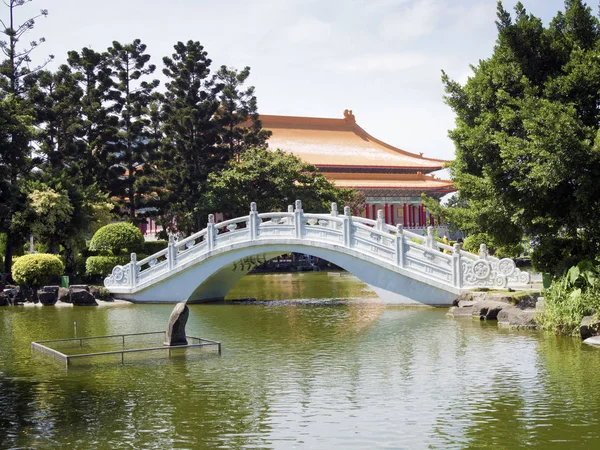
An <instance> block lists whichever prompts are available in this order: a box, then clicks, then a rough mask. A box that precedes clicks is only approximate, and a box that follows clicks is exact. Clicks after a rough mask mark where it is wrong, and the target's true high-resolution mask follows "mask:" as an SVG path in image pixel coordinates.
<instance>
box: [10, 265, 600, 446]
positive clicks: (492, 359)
mask: <svg viewBox="0 0 600 450" xmlns="http://www.w3.org/2000/svg"><path fill="white" fill-rule="evenodd" d="M230 296H231V297H234V298H240V297H255V298H257V299H271V300H283V299H287V300H296V301H293V302H279V303H275V302H269V303H266V304H259V305H247V304H235V305H231V304H213V305H191V306H190V317H189V320H188V325H187V332H188V335H191V336H198V337H204V338H208V339H215V340H218V341H221V342H222V343H223V353H222V356H220V357H219V356H218V355H215V354H214V353H209V352H206V353H200V354H199V353H196V352H187V353H186V354H184V355H179V356H173V357H172V358H170V359H169V358H166V357H160V356H159V355H148V356H147V357H144V358H143V359H137V360H128V359H126V360H125V364H120V362H119V363H117V362H115V361H101V362H98V363H91V364H77V365H74V366H73V367H70V368H69V369H68V370H67V369H65V368H64V366H63V365H61V364H59V363H57V362H53V361H50V360H48V359H47V358H44V357H40V356H36V355H32V352H31V349H30V343H31V341H35V340H41V339H53V338H66V337H72V336H74V334H75V330H74V327H73V323H74V322H75V321H76V322H77V331H76V333H77V336H93V335H107V334H118V333H134V332H145V331H155V330H162V329H164V328H165V326H166V322H167V319H168V317H169V314H170V312H171V310H172V308H173V305H129V304H127V305H103V306H100V307H77V308H73V307H16V308H13V307H5V308H0V324H1V327H0V448H1V449H12V448H23V449H25V448H27V449H46V448H48V449H54V448H67V449H125V448H127V449H131V448H135V449H138V448H161V449H162V448H165V449H167V448H193V449H196V448H197V449H204V448H206V449H212V448H232V449H238V448H244V449H245V448H249V449H250V448H252V449H258V448H260V449H262V448H265V449H428V448H440V449H453V448H456V449H458V448H460V449H463V448H473V449H475V448H491V447H494V448H498V449H515V448H540V449H594V448H600V423H599V422H600V350H596V349H593V348H590V347H588V346H585V345H583V344H582V343H581V342H580V341H579V340H577V339H571V338H557V337H554V336H548V335H544V334H541V333H535V332H524V331H521V332H516V331H513V332H510V331H502V330H498V328H497V327H496V326H495V324H494V325H488V324H482V323H479V322H474V321H471V320H453V319H449V318H447V317H445V312H446V311H445V310H443V309H424V308H398V307H387V308H386V307H385V306H383V305H382V304H381V303H380V302H379V301H378V300H377V299H376V297H375V296H374V295H373V294H372V293H371V292H370V291H369V289H368V287H367V286H365V285H364V284H362V283H360V282H359V281H358V280H357V279H356V278H353V277H343V276H342V277H332V276H328V275H327V274H326V273H307V274H293V275H290V274H287V275H256V276H247V277H245V278H244V279H243V280H242V281H241V283H240V285H238V286H237V287H236V288H235V290H234V291H233V292H232V293H231V295H230ZM311 299H313V300H311ZM314 299H317V300H314ZM318 299H320V300H318ZM323 299H350V300H348V301H347V302H346V303H343V304H340V302H336V304H333V305H331V304H327V302H326V301H325V302H324V301H323ZM297 300H301V301H297ZM305 300H306V301H305ZM86 345H87V344H86ZM162 354H163V355H164V353H162Z"/></svg>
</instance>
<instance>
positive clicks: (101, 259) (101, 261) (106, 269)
mask: <svg viewBox="0 0 600 450" xmlns="http://www.w3.org/2000/svg"><path fill="white" fill-rule="evenodd" d="M145 257H146V255H141V254H140V255H137V259H138V261H139V260H142V259H144V258H145ZM129 261H131V256H130V255H118V256H105V255H104V256H90V257H89V258H88V259H87V260H86V261H85V273H86V275H91V276H96V277H107V276H108V275H110V274H111V273H112V270H113V267H115V266H124V265H125V264H127V263H128V262H129Z"/></svg>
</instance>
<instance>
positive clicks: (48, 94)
mask: <svg viewBox="0 0 600 450" xmlns="http://www.w3.org/2000/svg"><path fill="white" fill-rule="evenodd" d="M29 98H30V101H31V103H32V105H33V106H34V110H35V114H36V123H37V126H38V129H39V132H38V133H37V136H36V142H37V151H36V153H37V154H38V155H39V156H40V158H39V159H38V161H36V162H37V167H36V168H37V170H36V171H35V172H34V173H32V174H31V175H30V177H29V178H31V179H32V182H31V183H26V184H24V185H23V186H22V191H23V195H24V196H25V197H26V198H27V197H29V201H28V202H24V204H23V206H26V207H25V208H23V210H22V211H21V212H20V214H18V216H17V217H16V219H15V220H14V222H15V223H14V225H15V227H16V228H18V229H19V230H20V232H21V233H22V234H29V233H32V234H33V235H34V236H35V237H36V238H37V239H39V240H41V241H42V242H44V243H45V244H46V245H47V246H48V248H49V250H50V252H52V253H55V252H58V251H59V248H60V246H62V248H63V251H64V257H65V261H66V265H67V271H68V272H72V271H73V270H74V269H75V264H76V255H77V254H78V253H79V251H80V250H82V249H83V248H85V239H86V238H89V236H88V234H90V233H93V232H94V231H95V229H96V228H97V227H98V226H101V225H103V224H104V223H106V221H107V220H108V219H109V216H110V210H112V209H113V205H112V204H110V202H108V200H107V196H106V195H105V194H103V193H102V192H100V191H99V190H98V188H97V184H96V182H95V181H94V177H91V176H90V171H91V170H92V167H91V166H92V160H91V159H90V153H89V152H88V146H87V143H86V141H85V122H86V118H85V116H84V114H83V110H84V104H83V102H82V98H83V89H82V88H81V86H80V84H79V81H78V75H77V73H73V71H72V69H71V67H70V66H68V65H62V66H61V67H60V68H59V69H58V71H57V72H55V73H51V72H46V71H41V72H39V74H38V76H37V83H36V85H34V86H33V87H32V88H31V89H30V91H29ZM36 193H42V194H43V195H45V196H46V197H47V199H48V201H47V202H45V203H44V204H45V205H47V207H45V208H40V207H39V206H38V207H36V205H35V204H34V203H33V202H32V196H35V195H39V194H36ZM55 195H60V196H61V199H63V200H64V201H62V200H61V203H60V204H63V205H64V207H62V208H57V207H56V205H54V203H53V202H52V201H50V199H51V197H53V196H55ZM67 206H68V208H70V209H71V212H70V213H69V214H67V215H65V216H64V217H62V218H61V220H60V221H56V223H54V224H53V221H52V220H50V218H51V217H53V215H54V214H55V213H56V212H57V211H58V210H63V211H64V210H65V209H67ZM58 222H60V223H58Z"/></svg>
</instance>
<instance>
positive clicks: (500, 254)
mask: <svg viewBox="0 0 600 450" xmlns="http://www.w3.org/2000/svg"><path fill="white" fill-rule="evenodd" d="M524 251H525V248H524V247H523V244H521V243H519V244H514V245H503V246H502V247H498V248H497V249H496V250H495V251H494V256H495V257H496V258H517V257H518V256H519V255H520V254H521V253H523V252H524Z"/></svg>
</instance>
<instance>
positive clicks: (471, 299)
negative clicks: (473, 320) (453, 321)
mask: <svg viewBox="0 0 600 450" xmlns="http://www.w3.org/2000/svg"><path fill="white" fill-rule="evenodd" d="M487 295H488V294H487V292H473V291H463V292H461V293H460V294H459V296H458V297H456V299H455V300H454V302H452V306H459V307H461V308H462V307H465V306H473V303H475V302H476V301H478V300H483V299H484V298H485V297H486V296H487Z"/></svg>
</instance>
